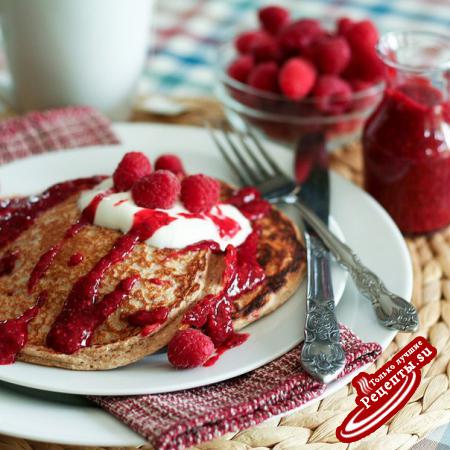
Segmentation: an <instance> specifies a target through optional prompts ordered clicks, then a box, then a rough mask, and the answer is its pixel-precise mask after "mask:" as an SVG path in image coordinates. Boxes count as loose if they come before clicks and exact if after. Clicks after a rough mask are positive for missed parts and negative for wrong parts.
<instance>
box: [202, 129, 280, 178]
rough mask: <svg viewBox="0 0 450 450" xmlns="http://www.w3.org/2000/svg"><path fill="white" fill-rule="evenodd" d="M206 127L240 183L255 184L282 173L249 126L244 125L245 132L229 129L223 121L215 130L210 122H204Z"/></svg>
mask: <svg viewBox="0 0 450 450" xmlns="http://www.w3.org/2000/svg"><path fill="white" fill-rule="evenodd" d="M206 127H207V129H208V131H209V133H210V135H211V138H212V139H213V141H214V142H215V144H216V146H217V148H218V150H219V151H220V153H221V154H222V156H223V158H224V160H225V161H226V162H227V164H228V165H229V166H230V168H231V170H232V171H233V172H235V173H236V175H237V176H238V177H239V179H240V181H241V183H242V184H244V185H255V184H259V183H262V182H263V181H265V180H267V179H268V178H271V177H274V176H276V175H282V174H283V172H282V171H281V169H280V168H279V167H278V165H277V164H276V163H275V161H274V160H273V158H272V157H271V156H270V155H269V154H268V153H267V151H266V149H265V148H264V147H263V146H262V145H261V143H260V141H259V140H258V138H257V137H256V136H255V134H254V132H253V131H252V130H251V129H250V127H248V126H246V128H247V130H246V133H242V132H241V131H239V130H236V129H233V131H230V130H229V129H228V128H227V127H226V125H225V124H224V123H221V124H220V125H219V127H218V128H217V131H216V130H215V129H213V127H212V125H211V124H210V123H206ZM219 136H221V137H219Z"/></svg>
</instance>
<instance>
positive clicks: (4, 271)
mask: <svg viewBox="0 0 450 450" xmlns="http://www.w3.org/2000/svg"><path fill="white" fill-rule="evenodd" d="M18 258H19V251H18V250H14V251H12V252H7V253H6V254H5V255H4V256H3V257H2V258H1V259H0V277H4V276H6V275H11V274H12V273H13V271H14V267H15V266H16V262H17V259H18Z"/></svg>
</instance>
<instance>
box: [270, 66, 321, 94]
mask: <svg viewBox="0 0 450 450" xmlns="http://www.w3.org/2000/svg"><path fill="white" fill-rule="evenodd" d="M315 81H316V70H315V69H314V66H313V65H312V64H311V63H309V62H308V61H307V60H306V59H302V58H291V59H289V60H287V61H286V62H285V63H284V65H283V67H282V68H281V70H280V76H279V80H278V82H279V84H280V88H281V91H282V92H283V94H284V95H286V97H289V98H291V99H292V100H300V99H301V98H303V97H305V95H307V94H308V93H309V91H310V90H311V89H312V87H313V86H314V83H315Z"/></svg>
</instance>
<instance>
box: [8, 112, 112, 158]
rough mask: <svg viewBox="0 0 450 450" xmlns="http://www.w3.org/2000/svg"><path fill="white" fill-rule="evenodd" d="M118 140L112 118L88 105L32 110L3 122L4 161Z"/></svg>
mask: <svg viewBox="0 0 450 450" xmlns="http://www.w3.org/2000/svg"><path fill="white" fill-rule="evenodd" d="M118 143H119V141H118V139H117V138H116V136H114V133H113V132H112V130H111V128H110V123H109V121H108V119H106V118H104V117H103V116H102V115H101V114H100V113H98V112H97V111H95V110H93V109H92V108H89V107H87V106H79V107H73V108H62V109H53V110H50V111H46V112H31V113H28V114H26V115H25V116H22V117H17V118H13V119H8V120H4V121H2V122H0V164H4V163H6V162H10V161H13V160H15V159H19V158H24V157H26V156H31V155H37V154H39V153H45V152H49V151H52V150H58V149H62V148H74V147H84V146H87V145H98V144H105V145H106V144H118Z"/></svg>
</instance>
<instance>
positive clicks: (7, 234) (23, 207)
mask: <svg viewBox="0 0 450 450" xmlns="http://www.w3.org/2000/svg"><path fill="white" fill-rule="evenodd" d="M103 179H104V177H91V178H79V179H77V180H72V181H66V182H64V183H59V184H55V185H54V186H52V187H51V188H49V189H47V190H46V191H44V192H43V193H42V194H40V195H37V196H31V197H24V198H12V199H6V200H2V201H0V249H1V248H3V247H5V246H6V245H7V244H9V243H11V242H12V241H14V240H15V239H17V238H18V237H19V236H20V235H21V234H22V233H23V232H24V231H25V230H27V229H28V228H29V227H30V226H31V225H32V224H33V222H34V221H35V220H36V218H37V217H38V216H40V215H41V214H42V213H43V212H45V211H47V210H48V209H50V208H52V207H54V206H56V205H58V204H59V203H62V202H63V201H65V200H67V199H68V198H69V197H70V196H71V195H74V194H76V193H78V192H80V191H82V190H84V189H92V188H93V187H94V186H95V185H97V184H98V183H99V182H100V181H102V180H103Z"/></svg>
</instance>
